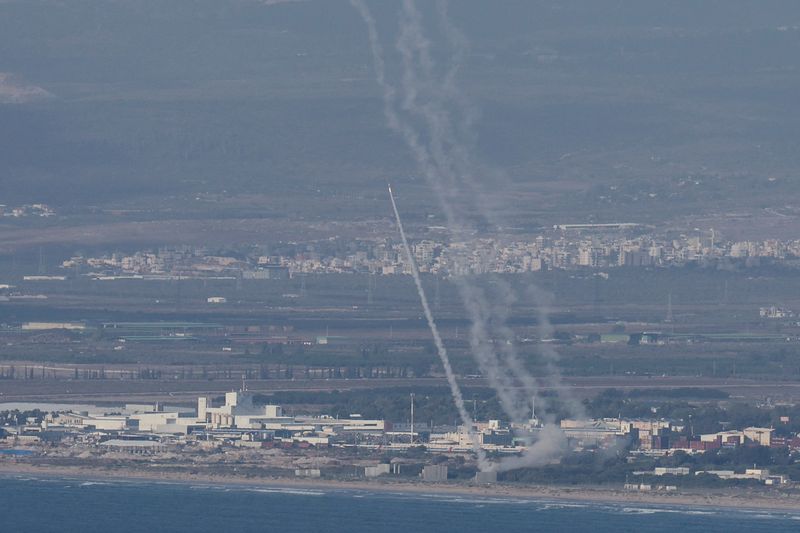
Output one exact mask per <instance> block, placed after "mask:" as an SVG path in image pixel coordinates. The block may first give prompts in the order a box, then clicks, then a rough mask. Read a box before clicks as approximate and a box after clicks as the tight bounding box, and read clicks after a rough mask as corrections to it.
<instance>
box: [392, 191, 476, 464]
mask: <svg viewBox="0 0 800 533" xmlns="http://www.w3.org/2000/svg"><path fill="white" fill-rule="evenodd" d="M389 198H390V199H391V201H392V210H393V211H394V216H395V219H396V220H397V229H398V230H399V231H400V240H401V241H403V249H405V251H406V257H407V258H408V263H409V265H411V275H412V277H413V278H414V285H416V287H417V294H418V295H419V300H420V303H421V304H422V311H423V312H424V313H425V320H427V321H428V327H429V328H430V330H431V334H432V335H433V342H434V344H435V345H436V352H437V353H438V354H439V359H440V360H441V362H442V366H443V367H444V374H445V376H446V377H447V383H448V384H449V385H450V392H451V393H452V395H453V402H454V403H455V404H456V409H458V414H459V416H460V417H461V421H462V422H463V423H464V425H465V426H466V429H467V432H468V433H469V437H470V440H472V445H473V448H474V449H475V453H476V454H477V455H478V465H479V466H480V467H481V470H484V469H485V466H486V455H485V454H484V452H483V449H482V448H481V446H480V442H478V438H477V435H475V432H474V431H473V429H472V428H473V421H472V417H470V416H469V413H467V410H466V408H465V407H464V397H463V396H462V394H461V387H459V386H458V381H456V376H455V374H454V373H453V367H452V365H451V364H450V357H449V356H448V355H447V348H446V347H445V345H444V341H442V336H441V335H440V334H439V328H438V327H437V326H436V321H435V320H434V319H433V313H432V312H431V308H430V305H428V298H427V296H426V295H425V289H424V288H423V287H422V280H421V279H420V276H419V268H417V262H416V261H415V260H414V255H413V254H412V253H411V247H410V246H409V245H408V239H406V232H405V229H403V222H402V221H401V220H400V212H399V211H398V210H397V203H396V202H395V201H394V194H393V193H392V186H391V185H389Z"/></svg>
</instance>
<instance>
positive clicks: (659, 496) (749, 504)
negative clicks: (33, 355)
mask: <svg viewBox="0 0 800 533" xmlns="http://www.w3.org/2000/svg"><path fill="white" fill-rule="evenodd" d="M2 475H6V476H9V475H32V476H42V477H64V478H78V479H86V480H97V479H103V480H113V479H117V480H121V481H122V480H127V481H130V480H137V481H156V482H173V483H201V484H218V485H229V486H233V485H237V486H253V487H264V488H300V489H320V490H323V489H324V490H360V491H373V492H374V491H381V492H396V493H416V494H438V495H442V494H451V495H454V496H456V495H462V496H475V497H481V498H517V499H530V500H556V501H564V502H591V503H616V504H645V505H665V506H681V507H682V506H692V507H694V506H697V507H713V508H736V509H752V510H770V511H798V510H800V497H798V496H797V495H791V494H787V493H786V492H783V491H778V490H769V491H767V490H764V491H760V490H750V489H741V490H736V489H728V490H724V491H722V490H716V491H700V490H696V491H691V492H689V491H681V492H669V493H667V492H632V491H626V490H622V489H617V488H612V487H599V486H580V487H566V486H540V485H509V484H503V483H499V484H493V485H486V486H477V485H472V484H468V483H464V482H452V483H424V484H423V483H422V482H411V481H404V480H396V479H385V478H384V479H376V480H369V481H368V480H353V481H345V480H327V479H313V480H305V479H295V478H284V477H275V478H258V479H253V478H247V477H245V476H239V475H203V474H187V473H172V472H164V471H158V470H155V471H143V470H136V469H128V468H113V469H108V468H86V467H83V466H81V467H67V466H51V465H43V466H36V465H31V464H27V463H21V462H14V461H8V460H0V476H2Z"/></svg>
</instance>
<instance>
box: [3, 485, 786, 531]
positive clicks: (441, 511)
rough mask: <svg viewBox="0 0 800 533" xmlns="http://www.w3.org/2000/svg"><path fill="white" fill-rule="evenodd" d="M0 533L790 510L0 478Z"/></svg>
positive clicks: (732, 517)
mask: <svg viewBox="0 0 800 533" xmlns="http://www.w3.org/2000/svg"><path fill="white" fill-rule="evenodd" d="M0 505H2V514H3V516H2V519H1V520H0V531H4V532H9V533H10V532H28V531H30V532H48V531H54V532H73V531H75V532H95V531H96V532H101V531H102V532H139V531H141V532H169V531H178V532H182V531H186V532H192V533H204V532H214V533H223V532H228V531H230V532H237V533H239V532H250V531H264V532H280V533H286V532H321V533H322V532H348V533H362V532H363V533H377V532H384V531H386V532H402V533H429V532H430V533H433V532H437V533H438V532H450V531H453V532H458V533H472V532H475V533H495V532H501V531H502V532H504V533H505V532H515V531H541V532H562V531H566V532H571V531H589V532H600V533H602V532H620V531H639V532H641V531H647V532H648V533H653V532H660V531H668V532H670V533H675V532H685V531H703V532H716V531H720V532H723V531H724V532H726V533H730V532H732V531H746V532H749V533H753V532H759V531H765V532H766V531H769V532H770V533H780V532H784V531H785V532H789V531H791V532H797V531H800V509H798V510H797V511H796V512H795V511H764V510H758V509H735V510H731V509H719V508H711V507H691V508H689V507H678V506H660V505H642V504H635V505H634V504H631V505H626V504H611V503H582V502H565V501H549V500H529V499H522V498H491V497H472V496H457V495H451V494H436V493H433V492H432V493H430V494H421V493H413V494H411V493H394V492H382V491H381V492H369V491H363V490H340V489H305V488H302V489H298V488H289V487H274V488H268V487H259V488H255V487H248V486H235V485H231V486H222V485H202V484H189V483H159V482H142V481H104V480H103V481H100V480H98V481H89V480H85V479H65V478H43V477H26V476H23V475H17V476H6V477H2V478H0Z"/></svg>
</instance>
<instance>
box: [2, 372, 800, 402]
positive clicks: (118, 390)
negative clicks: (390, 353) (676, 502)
mask: <svg viewBox="0 0 800 533" xmlns="http://www.w3.org/2000/svg"><path fill="white" fill-rule="evenodd" d="M460 382H461V385H462V387H485V386H486V382H485V381H484V380H483V379H462V380H460ZM246 386H247V389H248V390H249V391H252V392H256V393H262V394H270V393H274V392H283V391H300V390H305V391H309V392H321V391H334V390H340V391H344V390H355V389H392V388H400V387H402V388H415V387H416V388H428V387H442V388H445V387H447V383H446V381H445V380H444V379H443V378H420V379H413V378H407V379H294V380H285V379H272V380H249V381H247V383H246ZM241 387H242V381H241V379H215V380H207V379H206V380H200V379H196V380H172V381H170V380H145V379H126V380H122V379H98V380H88V379H87V380H84V379H81V380H72V379H59V380H53V379H31V380H22V379H17V380H2V381H0V402H11V401H25V402H35V401H48V402H53V401H58V402H76V403H80V402H114V403H125V402H151V401H152V402H156V401H160V402H165V401H166V402H174V403H189V402H194V401H195V399H196V398H197V396H200V395H211V396H214V395H221V394H224V393H225V392H229V391H232V390H238V389H240V388H241ZM608 388H616V389H621V390H631V389H651V390H653V389H656V390H667V389H676V388H698V389H700V388H712V389H719V390H724V391H726V392H728V393H729V394H730V395H731V396H732V397H734V398H737V397H738V398H743V399H747V400H756V399H763V398H767V397H769V398H771V399H773V400H792V399H796V400H800V381H776V380H765V381H759V380H749V379H714V378H700V377H642V376H624V377H623V376H619V377H590V378H570V379H567V380H566V381H565V382H564V383H563V384H562V385H560V386H552V385H551V386H544V387H542V390H556V389H569V390H571V391H573V393H574V396H576V397H577V398H588V397H592V396H594V395H596V394H598V393H600V392H601V391H603V390H605V389H608Z"/></svg>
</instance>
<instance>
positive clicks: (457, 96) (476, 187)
mask: <svg viewBox="0 0 800 533" xmlns="http://www.w3.org/2000/svg"><path fill="white" fill-rule="evenodd" d="M351 4H352V5H353V6H354V7H355V9H356V10H357V11H358V12H359V14H360V15H361V17H362V19H363V20H364V22H365V24H366V27H367V35H368V38H369V44H370V49H371V52H372V56H373V62H374V68H375V75H376V80H377V82H378V85H379V86H380V87H381V89H382V93H383V103H384V115H385V117H386V121H387V124H388V126H389V128H390V129H392V130H393V131H395V132H396V133H398V134H399V135H400V136H401V137H402V138H403V140H404V141H405V143H406V145H407V146H408V148H409V150H410V152H411V154H412V156H413V157H414V159H415V161H416V163H417V166H418V167H419V169H420V171H421V172H422V173H423V174H424V176H425V178H426V179H427V181H428V183H429V184H430V185H431V186H432V188H433V189H434V192H435V193H436V194H437V196H438V199H439V203H440V205H441V207H442V210H443V213H444V215H445V218H446V220H447V226H448V229H449V230H450V232H451V234H452V236H453V238H454V239H456V240H458V241H460V242H468V241H469V240H470V238H471V237H472V235H473V234H474V231H475V230H474V225H473V224H472V223H470V222H469V221H470V220H471V219H472V218H473V217H474V215H475V214H476V213H477V214H480V215H481V216H483V217H484V218H485V219H486V220H493V219H495V213H498V212H499V211H498V209H497V204H496V202H494V201H493V200H492V197H493V195H491V194H488V193H487V191H486V190H484V187H483V185H482V183H481V180H479V179H477V178H476V177H475V172H476V168H478V167H477V166H476V165H475V163H474V161H473V160H472V158H471V156H470V151H469V149H468V147H469V146H470V145H471V142H470V140H471V133H470V132H471V131H472V128H471V126H472V123H473V121H474V120H475V116H476V114H477V113H476V112H475V110H474V109H473V108H472V107H470V106H469V105H468V103H467V101H466V98H465V97H464V96H463V94H462V93H461V92H460V91H459V90H458V88H457V86H456V83H455V78H456V74H457V71H458V66H459V64H460V63H461V61H462V59H463V57H464V56H465V55H466V40H465V39H464V37H463V35H461V34H460V32H459V31H458V30H456V29H455V28H454V27H453V26H452V25H450V23H449V21H448V17H447V6H446V3H445V2H444V0H439V1H438V4H437V8H438V9H437V13H438V19H439V22H440V24H441V25H442V27H443V29H444V34H445V36H446V38H447V40H448V43H449V45H450V48H451V49H452V53H453V56H454V57H453V60H452V61H451V62H450V68H448V69H447V70H446V71H445V72H444V74H443V75H441V76H439V75H437V65H436V63H435V62H434V60H433V56H432V54H431V43H430V41H429V40H428V39H427V38H426V37H425V32H424V27H423V20H422V15H421V14H420V12H419V11H418V10H417V8H416V4H415V2H414V0H403V2H402V8H401V12H400V31H399V34H398V38H397V42H396V46H395V48H396V51H397V53H398V55H399V57H400V65H401V67H402V69H401V73H400V75H399V82H398V85H397V88H396V87H395V85H393V84H392V83H390V82H389V81H388V79H387V74H386V64H385V60H384V52H383V49H382V47H381V44H380V40H379V38H378V32H377V29H376V24H375V20H374V19H373V17H372V15H371V13H370V11H369V9H368V8H367V6H366V4H365V3H364V1H363V0H351ZM480 172H481V173H482V174H487V173H491V172H489V171H487V170H486V169H480ZM491 174H492V175H493V177H496V174H495V173H491ZM390 192H391V191H390ZM392 207H393V209H394V210H395V216H396V217H397V218H398V226H400V220H399V214H398V212H397V207H396V205H395V203H394V198H393V197H392ZM400 230H401V238H402V240H403V246H404V247H405V249H406V254H407V255H408V256H409V260H410V261H411V262H412V273H413V274H414V281H415V284H416V286H417V291H418V292H419V295H420V299H421V301H422V305H423V309H424V310H425V315H426V318H427V319H428V324H429V326H430V327H431V331H432V333H433V336H434V341H435V342H436V346H437V350H438V351H439V354H440V357H442V363H443V365H444V366H445V373H446V374H447V376H448V381H449V382H450V384H451V390H452V391H453V397H454V401H455V403H456V405H457V407H458V409H459V414H460V415H461V418H462V421H463V422H464V424H465V426H467V428H470V429H471V428H472V420H471V419H470V417H469V415H468V414H467V413H466V410H465V409H464V407H463V398H462V397H461V393H460V390H459V389H458V384H457V383H456V382H455V379H454V376H452V369H451V367H450V364H449V360H448V359H447V352H446V351H445V349H444V344H443V342H442V339H441V337H440V336H439V332H438V330H437V329H436V325H435V322H434V320H433V317H432V315H431V314H430V309H429V307H428V305H427V299H426V298H425V294H424V291H423V290H422V285H421V283H420V281H419V272H418V270H417V268H416V264H415V263H414V262H413V258H412V257H411V253H410V250H409V248H408V243H407V240H406V237H405V232H404V230H403V228H402V226H400ZM459 270H460V269H459ZM453 281H454V283H455V284H456V287H457V288H458V291H459V295H460V297H461V299H462V301H463V303H464V308H465V309H466V311H467V313H468V315H469V318H470V321H471V327H470V336H469V340H470V347H471V350H472V353H473V356H474V358H475V360H476V362H477V363H478V366H479V368H480V370H481V373H482V374H483V375H484V376H485V378H486V380H487V382H488V384H489V385H490V386H491V387H492V388H493V389H494V390H495V391H496V392H497V395H498V399H499V401H500V404H501V406H502V407H503V410H504V411H505V412H506V414H507V415H508V416H509V418H510V420H511V421H512V422H513V423H515V424H519V425H522V424H524V423H527V422H528V419H529V418H530V417H529V414H530V410H529V406H530V404H529V402H530V401H531V399H535V400H534V401H536V403H537V405H540V406H541V405H544V406H545V407H547V404H548V401H549V400H548V399H547V398H542V397H541V396H540V394H539V388H540V387H539V383H540V381H546V382H547V383H548V384H549V385H555V386H556V387H554V388H555V389H556V390H563V388H562V387H558V385H559V384H560V382H561V378H560V375H559V372H558V369H557V367H556V365H555V363H556V361H557V358H558V354H557V353H556V352H555V350H553V349H552V348H551V347H549V346H546V345H544V344H543V345H541V346H540V355H541V359H542V360H543V362H544V375H542V376H540V377H539V379H538V380H537V378H534V377H533V376H532V375H531V374H530V373H529V372H528V370H527V368H526V365H525V362H524V361H523V360H522V358H521V357H520V356H519V354H518V353H517V350H516V348H515V346H514V340H515V335H514V333H513V331H512V330H511V328H510V327H508V326H507V324H506V319H507V315H508V312H509V309H510V308H511V306H512V305H513V304H514V303H515V301H516V299H517V296H516V295H515V292H514V291H513V289H512V288H511V287H510V286H509V285H508V283H506V282H505V281H504V280H502V279H501V278H499V277H497V278H494V279H492V282H493V283H492V284H491V286H486V284H481V283H479V282H478V280H477V279H473V278H472V277H470V276H469V275H455V276H454V277H453ZM530 296H532V297H533V300H534V304H535V306H536V308H537V311H538V317H537V321H538V324H539V329H540V336H541V337H542V338H544V335H546V334H548V333H549V332H550V324H549V321H548V320H547V312H546V306H545V305H544V304H543V299H542V294H541V292H540V291H538V290H533V291H532V292H531V294H530ZM564 399H566V402H565V403H566V406H567V408H568V409H569V410H570V412H572V413H573V414H576V415H578V416H580V413H581V410H580V404H579V403H578V402H576V401H573V400H571V399H569V398H562V400H564ZM544 421H545V427H544V429H543V430H541V431H538V432H537V435H536V437H530V440H529V445H528V447H527V451H526V452H525V453H524V454H523V455H521V456H518V457H514V458H506V459H504V460H502V461H500V462H499V463H495V464H492V465H490V466H488V467H489V468H491V469H496V470H508V469H511V468H519V467H522V466H531V465H535V464H541V463H544V462H548V461H551V460H553V459H554V458H556V457H558V456H559V455H560V454H561V453H562V452H563V450H564V447H565V442H566V441H565V439H564V435H563V433H562V432H561V431H560V429H558V428H557V427H556V426H555V425H554V424H553V422H554V420H553V418H552V417H549V416H545V417H544ZM472 437H473V442H476V441H475V440H474V437H475V436H474V435H472ZM479 464H480V465H481V469H485V468H487V464H486V463H485V461H484V458H483V456H482V455H481V456H480V463H479Z"/></svg>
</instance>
